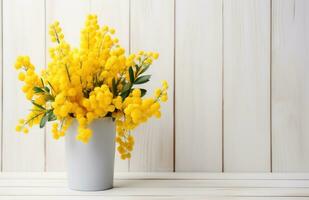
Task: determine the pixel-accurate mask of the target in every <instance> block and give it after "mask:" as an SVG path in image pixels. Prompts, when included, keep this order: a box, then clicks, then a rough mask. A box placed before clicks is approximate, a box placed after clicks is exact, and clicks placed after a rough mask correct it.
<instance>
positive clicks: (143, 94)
mask: <svg viewBox="0 0 309 200" xmlns="http://www.w3.org/2000/svg"><path fill="white" fill-rule="evenodd" d="M140 90H141V97H143V96H145V94H146V93H147V90H145V89H143V88H140Z"/></svg>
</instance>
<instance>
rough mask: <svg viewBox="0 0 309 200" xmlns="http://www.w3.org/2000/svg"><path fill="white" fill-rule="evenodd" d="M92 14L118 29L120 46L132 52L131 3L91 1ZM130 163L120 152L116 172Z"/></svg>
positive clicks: (123, 169) (102, 22) (118, 0)
mask: <svg viewBox="0 0 309 200" xmlns="http://www.w3.org/2000/svg"><path fill="white" fill-rule="evenodd" d="M90 9H91V13H94V14H97V15H98V18H99V23H100V25H103V24H104V25H108V26H110V27H113V28H115V29H116V34H115V37H117V38H118V39H119V43H120V45H121V46H122V47H123V48H125V49H126V50H127V51H126V53H127V54H129V53H130V52H129V51H130V45H129V44H130V41H129V40H130V38H129V36H130V33H129V30H130V16H129V15H130V12H129V11H130V1H123V0H113V1H111V0H91V2H90ZM128 169H129V162H128V161H127V160H121V159H120V156H119V154H118V152H117V151H116V156H115V171H128Z"/></svg>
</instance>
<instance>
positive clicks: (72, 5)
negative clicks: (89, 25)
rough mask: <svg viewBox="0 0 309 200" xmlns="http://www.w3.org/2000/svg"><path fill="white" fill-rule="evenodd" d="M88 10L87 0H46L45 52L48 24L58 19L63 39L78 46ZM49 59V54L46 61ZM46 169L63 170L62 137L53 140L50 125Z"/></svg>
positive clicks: (47, 133)
mask: <svg viewBox="0 0 309 200" xmlns="http://www.w3.org/2000/svg"><path fill="white" fill-rule="evenodd" d="M89 11H90V3H89V1H75V0H66V1H62V0H46V21H47V23H46V24H47V27H46V29H47V31H46V34H47V35H46V37H47V40H46V47H47V49H46V52H47V53H48V48H49V47H50V46H51V45H52V43H51V42H50V39H49V35H48V25H49V24H51V23H53V22H54V21H56V20H57V21H59V22H60V26H61V27H62V30H63V33H64V37H65V40H66V41H67V42H69V43H70V44H71V46H73V47H79V39H80V30H81V28H83V26H84V22H85V19H86V16H87V14H88V13H89ZM48 60H49V56H48V58H47V61H48ZM46 170H47V171H64V170H65V151H64V138H60V139H59V140H54V139H53V137H52V133H51V126H48V127H47V131H46Z"/></svg>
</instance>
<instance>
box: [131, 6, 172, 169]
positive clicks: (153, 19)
mask: <svg viewBox="0 0 309 200" xmlns="http://www.w3.org/2000/svg"><path fill="white" fill-rule="evenodd" d="M130 13H131V50H132V52H136V51H138V50H146V51H157V52H159V53H160V58H159V60H158V61H155V62H154V64H153V67H152V69H150V70H149V72H148V73H149V74H153V75H152V78H151V81H150V83H147V85H146V88H147V89H148V92H149V94H148V95H152V93H153V91H154V88H155V87H160V86H161V82H160V81H161V80H164V79H166V80H167V81H168V82H169V85H170V88H169V101H168V103H166V104H163V106H162V111H163V112H162V118H161V119H160V120H157V119H152V120H150V121H149V122H148V123H147V124H145V125H142V127H140V128H138V129H137V130H136V131H135V132H134V134H135V135H136V145H135V150H134V152H133V157H132V159H131V160H130V170H131V171H172V170H173V120H174V119H173V73H174V71H173V68H174V63H173V59H174V54H173V51H174V1H173V0H156V1H153V0H131V11H130Z"/></svg>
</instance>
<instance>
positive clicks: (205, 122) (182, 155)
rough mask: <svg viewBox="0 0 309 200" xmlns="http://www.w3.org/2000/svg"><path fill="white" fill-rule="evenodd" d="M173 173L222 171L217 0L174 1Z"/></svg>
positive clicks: (220, 53) (219, 19)
mask: <svg viewBox="0 0 309 200" xmlns="http://www.w3.org/2000/svg"><path fill="white" fill-rule="evenodd" d="M175 12H176V33H175V35H176V44H175V46H176V67H175V79H176V97H175V103H176V112H175V113H176V119H175V120H176V139H175V140H176V143H175V145H176V152H175V155H176V171H213V172H215V171H217V172H218V171H221V169H222V115H221V114H222V2H221V1H216V0H206V1H204V0H194V1H186V0H179V1H177V2H176V11H175Z"/></svg>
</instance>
